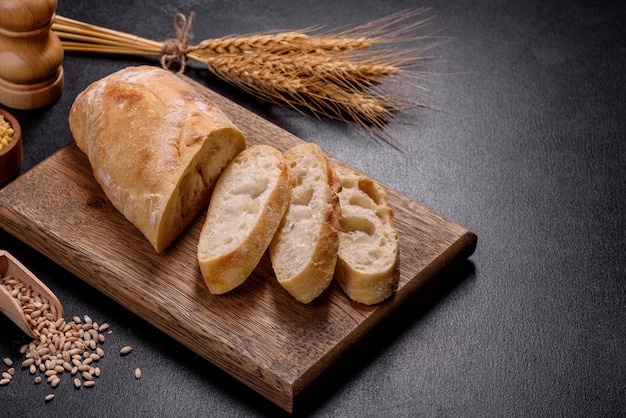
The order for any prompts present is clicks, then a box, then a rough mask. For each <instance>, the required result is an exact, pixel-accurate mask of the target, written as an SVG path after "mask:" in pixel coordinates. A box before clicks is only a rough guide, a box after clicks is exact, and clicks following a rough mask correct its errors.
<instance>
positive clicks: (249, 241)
mask: <svg viewBox="0 0 626 418" xmlns="http://www.w3.org/2000/svg"><path fill="white" fill-rule="evenodd" d="M289 199H290V187H289V171H288V170H287V166H286V165H285V162H284V159H283V155H282V153H281V152H280V151H278V150H277V149H275V148H273V147H271V146H269V145H255V146H252V147H250V148H248V149H246V150H245V151H242V152H241V153H239V154H238V155H237V156H236V157H235V158H234V159H233V160H232V161H231V162H230V164H228V166H227V167H226V168H225V169H224V172H223V173H222V174H221V176H220V177H219V179H218V181H217V184H216V185H215V189H214V191H213V195H212V197H211V203H210V204H209V209H208V211H207V215H206V218H205V221H204V225H203V227H202V231H201V232H200V240H199V242H198V263H199V265H200V270H201V272H202V276H203V277H204V280H205V281H206V284H207V286H208V288H209V291H210V292H211V293H213V294H223V293H226V292H228V291H230V290H232V289H234V288H235V287H237V286H239V285H240V284H241V283H243V282H244V281H245V280H246V278H248V276H249V275H250V274H251V273H252V271H253V270H254V268H255V267H256V266H257V264H258V263H259V261H260V260H261V257H262V256H263V254H264V253H265V251H266V250H267V248H268V246H269V244H270V241H271V240H272V237H273V236H274V234H275V232H276V229H277V228H278V225H279V224H280V221H281V219H282V218H283V215H284V213H285V210H286V208H287V205H288V204H289Z"/></svg>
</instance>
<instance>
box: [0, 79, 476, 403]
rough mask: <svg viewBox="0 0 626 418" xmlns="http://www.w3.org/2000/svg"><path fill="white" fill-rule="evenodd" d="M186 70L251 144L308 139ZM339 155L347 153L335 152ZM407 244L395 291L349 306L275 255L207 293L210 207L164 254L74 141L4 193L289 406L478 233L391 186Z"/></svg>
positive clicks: (67, 251)
mask: <svg viewBox="0 0 626 418" xmlns="http://www.w3.org/2000/svg"><path fill="white" fill-rule="evenodd" d="M181 77H183V78H184V79H185V80H186V81H188V82H189V83H190V84H192V85H193V86H194V87H195V88H196V89H198V90H199V91H201V92H202V93H203V94H205V95H206V96H208V97H209V98H210V99H211V100H213V101H215V102H216V103H217V104H218V105H219V106H220V107H222V109H223V110H224V111H225V112H226V113H227V114H228V115H229V116H230V117H231V119H232V120H233V121H234V122H235V123H236V124H237V125H238V126H239V127H240V128H241V129H242V130H243V131H244V134H245V135H246V137H247V139H248V144H249V145H252V144H257V143H266V144H270V145H273V146H275V147H276V148H278V149H279V150H281V151H285V150H287V149H289V148H291V147H292V146H294V145H297V144H298V143H300V142H302V140H301V139H299V138H297V137H296V136H294V135H292V134H290V133H288V132H286V131H284V130H283V129H281V128H278V127H276V126H275V125H273V124H271V123H269V122H267V121H266V120H264V119H262V118H260V117H258V116H256V115H254V114H253V113H251V112H249V111H247V110H246V109H244V108H242V107H241V106H239V105H237V104H235V103H233V102H231V101H229V100H227V99H225V98H223V97H221V96H219V95H217V94H216V93H214V92H212V91H210V90H208V89H206V88H205V87H204V86H202V85H200V84H198V83H196V82H194V81H192V80H190V79H188V78H187V77H184V76H181ZM331 161H333V162H335V163H337V164H341V162H339V161H337V160H335V159H334V158H332V157H331ZM387 190H388V192H389V202H390V205H391V206H392V208H393V209H394V211H395V225H396V229H397V230H398V234H399V243H400V267H399V268H400V283H399V287H398V291H397V293H396V294H395V295H394V296H393V297H392V298H390V299H389V300H387V301H385V302H383V303H382V304H379V305H376V306H370V307H368V306H364V305H359V304H355V303H351V302H350V300H348V298H347V297H346V296H345V295H344V294H343V293H342V291H341V289H340V288H339V286H338V285H337V284H336V283H333V284H332V285H331V286H330V288H329V289H327V290H326V291H325V292H324V293H323V294H322V295H321V296H320V297H319V298H318V299H316V300H315V301H313V302H312V303H311V304H309V305H303V304H300V303H299V302H297V301H296V300H294V299H293V298H292V297H291V296H290V295H289V294H288V293H287V292H286V291H285V290H284V289H282V287H280V285H279V284H278V283H277V282H276V279H275V277H274V276H273V272H272V269H271V264H270V261H269V257H268V256H267V254H266V255H265V256H264V257H263V259H262V260H261V262H260V264H259V265H258V266H257V268H256V270H255V271H254V272H253V274H252V276H251V277H250V278H249V279H248V280H247V281H246V282H245V283H244V284H243V285H241V286H240V287H238V288H237V289H235V290H234V291H231V292H229V293H227V294H225V295H221V296H215V295H212V294H210V293H209V291H208V289H207V287H206V285H205V283H204V281H203V279H202V276H201V274H200V271H199V267H198V264H197V259H196V250H197V240H198V236H199V233H200V229H201V227H202V223H203V221H204V215H201V216H199V218H198V219H197V220H196V222H195V223H194V224H193V225H192V226H191V227H190V228H189V229H188V230H187V231H186V232H185V233H184V234H183V235H182V236H181V237H180V238H179V239H178V240H177V241H175V242H174V244H173V245H172V246H171V247H170V248H169V249H167V250H166V251H165V252H164V253H162V254H160V255H158V254H156V253H155V252H154V250H153V249H152V247H151V246H150V244H149V243H148V241H147V240H145V238H144V237H143V235H141V233H140V232H139V231H138V230H136V229H135V228H134V227H133V226H132V225H131V224H130V223H129V222H128V221H127V220H126V219H125V218H124V217H123V216H122V215H121V214H120V213H119V212H118V211H117V210H115V208H113V207H112V206H111V204H110V203H109V201H108V200H107V198H106V197H105V195H104V193H103V192H102V190H101V189H100V187H99V186H98V184H97V183H96V181H95V179H94V178H93V175H92V172H91V167H90V165H89V162H88V161H87V158H86V156H85V155H84V154H83V153H82V152H81V151H80V150H79V149H78V148H77V147H76V146H75V144H73V143H72V144H69V145H67V146H66V147H64V148H62V149H61V150H59V151H57V152H56V153H55V154H53V155H52V156H50V157H49V158H47V159H46V160H44V161H43V162H41V163H40V164H39V165H37V166H36V167H34V168H33V169H31V170H29V171H28V172H26V173H24V174H23V175H22V176H21V177H19V178H18V179H16V180H15V181H13V182H12V183H10V184H8V185H7V186H6V187H4V188H3V189H1V190H0V227H2V228H4V229H5V230H6V231H8V232H9V233H11V234H12V235H14V236H15V237H17V238H19V239H20V240H22V241H24V242H25V243H26V244H28V245H30V246H31V247H33V248H35V249H36V250H38V251H39V252H41V253H43V254H44V255H46V256H47V257H49V258H50V259H52V260H55V261H56V262H58V263H59V264H60V265H61V266H63V267H64V268H66V269H67V270H69V271H70V272H72V273H73V274H75V275H76V276H78V277H80V278H81V279H82V280H84V281H85V282H87V283H89V284H90V285H91V286H93V287H95V288H96V289H98V290H99V291H101V292H103V293H105V294H106V295H108V296H109V297H111V298H112V299H114V300H116V301H117V302H119V303H120V304H121V305H123V306H125V307H126V308H128V309H129V310H131V311H132V312H134V313H135V314H137V315H138V316H140V317H142V318H144V319H145V320H147V321H148V322H149V323H151V324H153V325H154V326H155V327H157V328H159V329H160V330H162V331H163V332H165V333H166V334H168V335H170V336H171V337H172V338H174V339H176V340H177V341H179V342H181V343H182V344H184V345H185V346H187V347H189V348H190V349H192V350H193V351H195V352H196V353H198V354H199V355H201V356H202V357H204V358H205V359H207V360H208V361H210V362H212V363H214V364H215V365H217V366H218V367H220V368H221V369H223V370H224V371H226V372H227V373H229V374H230V375H232V376H234V377H235V378H237V379H238V380H240V381H241V382H243V383H244V384H246V385H248V386H249V387H251V388H252V389H254V390H255V391H257V392H258V393H260V394H261V395H263V396H265V397H266V398H268V399H269V400H271V401H272V402H274V403H275V404H277V405H278V406H280V407H282V408H283V409H285V410H286V411H292V410H293V404H294V399H295V398H296V397H297V395H298V394H300V393H301V392H302V391H303V390H304V389H305V388H306V387H307V386H308V385H309V384H310V383H311V382H313V381H314V379H315V378H316V377H317V376H319V375H320V373H322V372H323V371H324V370H326V369H327V368H328V367H329V366H330V365H331V364H332V363H333V362H334V361H335V360H337V359H338V358H339V357H340V356H341V355H343V354H345V353H346V351H348V350H349V349H350V348H351V347H352V346H353V345H354V344H355V343H356V342H357V341H359V339H360V338H361V337H363V336H364V335H365V334H366V333H367V332H368V331H369V330H371V328H372V327H373V326H374V325H375V324H377V323H378V322H380V320H382V319H383V318H385V317H386V316H387V315H388V314H389V313H390V312H391V311H392V310H393V309H394V308H396V307H398V306H400V305H401V304H402V303H403V302H404V301H406V300H407V298H408V297H409V296H411V295H412V294H414V293H415V292H417V291H419V289H420V287H421V286H422V285H423V284H424V283H425V282H426V281H427V280H428V279H429V278H431V277H433V276H434V275H435V274H436V273H437V272H438V271H439V270H441V269H442V268H443V267H444V266H446V265H448V264H450V263H452V262H455V261H458V260H460V259H464V258H467V257H469V256H470V255H471V254H472V253H473V251H474V249H475V246H476V235H475V234H474V233H472V232H471V231H468V230H467V229H465V228H463V227H462V226H460V225H458V224H456V223H455V222H452V221H450V220H448V219H445V218H444V217H442V216H440V215H438V214H437V213H435V212H433V211H432V210H429V209H428V208H425V207H424V206H422V205H420V204H419V203H417V202H415V201H413V200H411V199H409V198H407V197H406V196H404V195H402V194H400V193H398V192H396V191H394V190H392V189H390V188H387Z"/></svg>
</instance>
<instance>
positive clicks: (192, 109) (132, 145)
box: [69, 66, 246, 252]
mask: <svg viewBox="0 0 626 418" xmlns="http://www.w3.org/2000/svg"><path fill="white" fill-rule="evenodd" d="M69 123H70V129H71V131H72V134H73V136H74V140H75V141H76V144H77V145H78V147H79V148H80V149H81V150H82V151H83V152H84V153H85V154H86V155H87V157H88V158H89V161H90V163H91V166H92V168H93V173H94V176H95V178H96V180H97V181H98V183H99V184H100V186H101V187H102V189H103V190H104V193H105V194H106V196H107V197H108V199H109V200H110V201H111V203H112V204H113V206H114V207H115V208H117V209H118V210H119V211H120V212H121V213H122V214H123V215H124V216H125V217H126V218H127V219H128V220H129V221H130V222H131V223H132V224H134V225H135V226H136V227H137V228H138V229H139V230H140V231H141V232H142V233H143V234H144V235H145V237H146V238H147V239H148V241H149V242H150V243H151V244H152V246H153V247H154V249H155V250H156V251H157V252H161V251H163V250H164V249H165V248H166V247H167V246H168V245H170V244H171V243H172V242H173V241H174V240H175V239H176V238H177V237H178V236H179V235H180V234H181V233H182V231H184V230H185V229H186V228H187V227H188V225H189V224H190V223H191V222H192V221H193V220H194V219H195V218H196V217H197V215H198V214H199V213H200V211H202V210H203V209H205V208H206V207H207V205H208V203H209V198H210V194H211V191H212V189H213V187H214V185H215V182H216V181H217V178H218V176H219V175H220V173H221V172H222V170H223V168H224V167H225V166H226V165H227V164H228V163H229V162H230V161H231V160H232V159H233V158H234V156H235V155H237V154H238V153H239V152H240V151H242V150H243V149H245V147H246V140H245V138H244V135H243V134H242V133H241V131H240V130H239V129H238V128H237V127H236V126H235V125H234V124H233V123H232V122H231V121H230V120H229V119H228V117H226V115H225V114H224V113H223V112H222V111H221V110H220V109H219V108H218V107H217V106H216V105H215V104H213V103H212V102H210V101H209V100H208V99H207V98H206V97H204V96H203V95H201V94H200V93H198V92H196V91H195V90H194V89H193V88H192V87H191V86H189V85H188V84H187V83H185V82H184V81H183V80H181V79H179V78H178V77H176V76H175V75H174V74H172V73H170V72H169V71H166V70H163V69H160V68H157V67H151V66H139V67H129V68H126V69H123V70H121V71H118V72H116V73H114V74H111V75H109V76H107V77H105V78H103V79H101V80H99V81H96V82H94V83H93V84H91V85H90V86H89V87H87V89H86V90H85V91H83V92H82V93H81V94H79V95H78V97H77V98H76V100H75V102H74V104H73V106H72V108H71V110H70V115H69Z"/></svg>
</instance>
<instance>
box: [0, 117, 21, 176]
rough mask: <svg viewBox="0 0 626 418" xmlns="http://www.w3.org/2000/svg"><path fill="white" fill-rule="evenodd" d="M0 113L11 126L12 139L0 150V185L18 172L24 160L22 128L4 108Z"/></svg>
mask: <svg viewBox="0 0 626 418" xmlns="http://www.w3.org/2000/svg"><path fill="white" fill-rule="evenodd" d="M0 114H1V115H3V116H4V120H5V121H7V122H9V125H11V128H13V139H11V141H10V142H9V144H8V145H7V146H5V147H4V148H2V149H1V150H0V187H2V186H4V185H5V184H6V183H8V182H9V181H11V180H13V179H14V178H15V177H17V175H18V174H19V173H20V170H21V168H22V161H23V160H24V150H23V148H22V129H21V128H20V124H19V123H18V122H17V119H15V117H13V115H12V114H10V113H9V112H7V111H6V110H4V109H0Z"/></svg>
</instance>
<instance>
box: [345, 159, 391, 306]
mask: <svg viewBox="0 0 626 418" xmlns="http://www.w3.org/2000/svg"><path fill="white" fill-rule="evenodd" d="M335 172H336V173H337V175H338V176H339V178H340V179H341V183H342V190H341V192H340V193H338V196H339V201H340V203H341V211H342V218H341V223H340V227H339V252H338V257H337V265H336V267H335V278H336V279H337V282H338V283H339V285H340V286H341V288H342V289H343V291H344V293H345V294H346V295H347V296H348V297H349V298H350V299H352V300H354V301H355V302H359V303H363V304H366V305H374V304H377V303H379V302H382V301H383V300H385V299H387V298H388V297H389V296H391V295H392V294H393V292H394V291H395V290H396V288H397V285H398V278H399V275H398V234H397V233H396V230H395V229H394V226H393V218H394V216H393V211H392V209H391V208H390V207H389V205H388V202H387V193H386V192H385V190H384V189H383V188H382V187H381V186H380V185H379V184H377V183H376V182H374V181H373V180H372V179H370V178H369V177H366V176H365V175H363V174H360V173H357V172H356V171H354V170H352V169H349V168H346V167H343V166H335Z"/></svg>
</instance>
